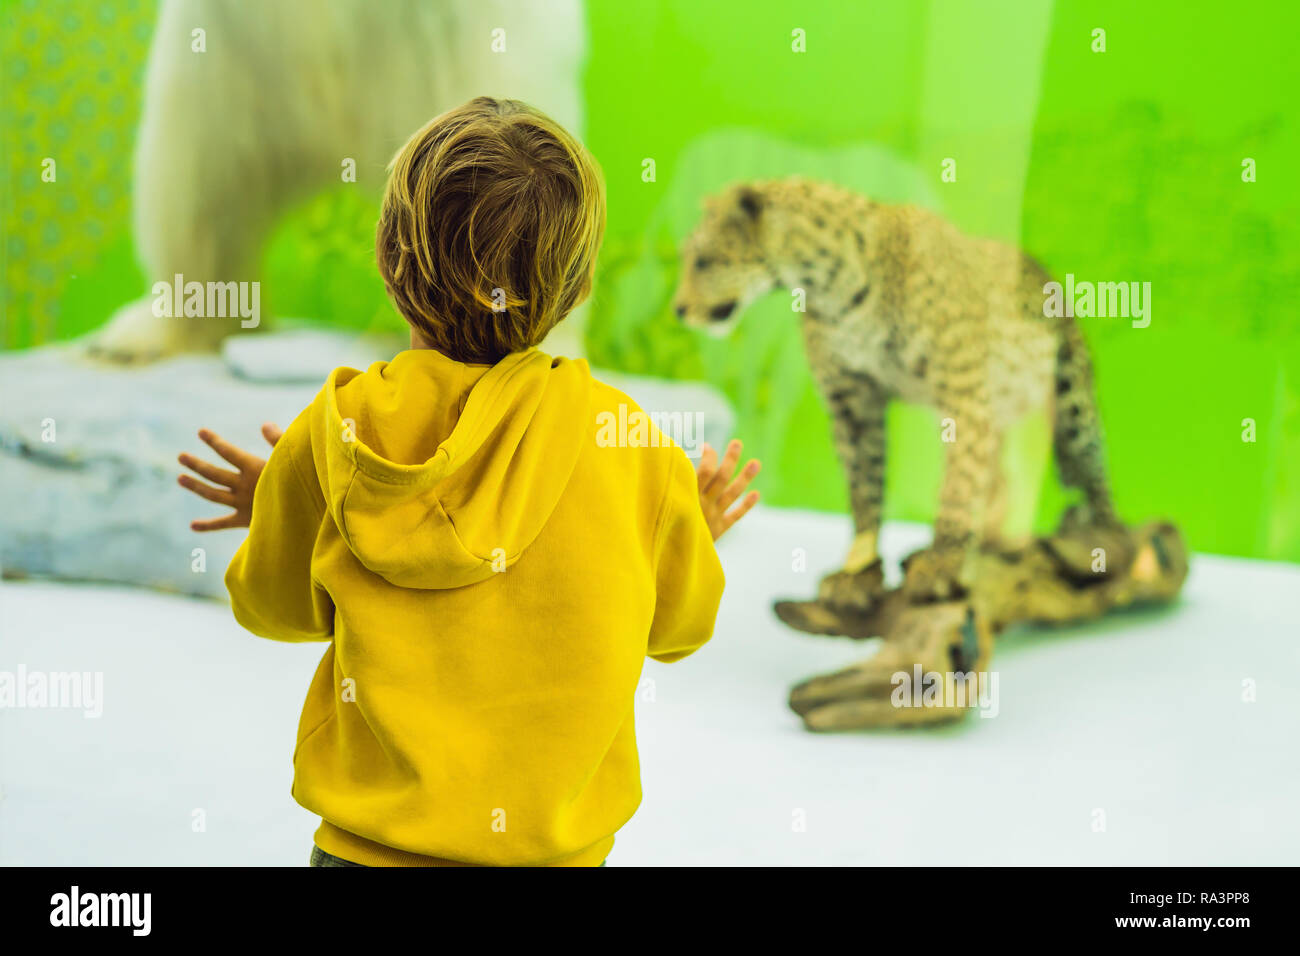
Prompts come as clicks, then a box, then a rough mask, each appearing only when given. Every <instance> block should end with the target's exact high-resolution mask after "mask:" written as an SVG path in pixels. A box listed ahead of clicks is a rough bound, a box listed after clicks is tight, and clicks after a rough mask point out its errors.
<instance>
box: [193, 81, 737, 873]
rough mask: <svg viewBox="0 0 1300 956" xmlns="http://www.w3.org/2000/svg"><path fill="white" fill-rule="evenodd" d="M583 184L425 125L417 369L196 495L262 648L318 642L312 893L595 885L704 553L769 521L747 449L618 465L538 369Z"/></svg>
mask: <svg viewBox="0 0 1300 956" xmlns="http://www.w3.org/2000/svg"><path fill="white" fill-rule="evenodd" d="M603 229H604V187H603V183H602V181H601V178H600V173H599V171H598V169H597V167H596V165H595V162H594V160H593V159H592V158H591V157H590V156H589V155H588V154H587V152H586V150H585V149H584V148H583V147H582V146H581V145H580V144H579V143H578V142H577V141H576V140H574V139H573V138H572V137H571V136H570V135H569V134H568V133H567V132H565V130H563V129H562V128H561V127H559V126H558V125H557V124H555V123H554V122H553V121H551V120H550V119H549V118H547V117H545V116H543V115H541V114H539V113H537V112H536V111H534V110H533V109H531V108H529V107H527V106H525V105H523V104H520V103H517V102H513V101H508V100H506V101H498V100H492V99H488V98H482V97H481V98H479V99H475V100H473V101H471V102H470V103H468V104H466V105H465V106H463V107H461V108H459V109H456V110H452V111H451V112H449V113H446V114H444V115H442V116H439V117H437V118H436V119H434V120H433V121H432V122H430V123H429V124H428V125H427V126H425V127H424V128H423V129H422V130H420V131H419V132H417V133H416V134H415V135H414V136H413V137H412V138H411V139H410V141H409V142H407V144H406V145H405V146H404V147H403V148H402V149H401V150H400V152H399V153H398V155H397V156H396V158H395V159H394V161H393V165H392V169H391V175H390V178H389V182H388V186H387V189H386V191H385V195H384V200H383V206H382V211H381V214H380V221H379V226H378V230H377V237H376V252H377V255H378V260H379V268H380V272H381V273H382V274H383V277H384V283H385V285H386V287H387V289H388V292H389V295H390V296H391V297H392V300H393V302H394V303H395V304H396V306H397V308H398V310H399V311H400V312H401V313H402V315H403V316H404V317H405V318H406V320H407V322H408V323H409V324H410V326H411V348H410V350H408V351H404V352H401V353H399V354H398V355H397V356H396V357H395V358H394V359H393V360H392V361H391V362H377V363H375V364H374V365H372V366H371V367H370V369H369V370H368V371H367V372H365V373H361V372H358V371H357V370H355V369H348V368H340V369H336V370H335V371H334V372H333V373H332V374H331V375H330V377H329V379H328V381H327V382H326V384H325V387H324V389H323V390H322V391H321V392H320V394H319V395H318V396H317V397H316V399H315V401H314V402H313V403H312V405H311V406H310V407H309V408H308V409H307V410H306V411H304V412H303V413H302V414H301V415H299V416H298V418H297V419H296V420H295V421H294V422H293V423H292V424H291V425H290V426H289V427H288V429H287V430H286V431H285V432H284V433H283V435H280V433H279V432H278V429H276V428H275V427H274V426H265V427H264V429H263V434H264V435H265V437H266V438H267V440H268V441H270V442H271V443H272V445H273V446H274V452H273V453H272V454H271V456H270V458H269V460H268V461H266V462H262V461H261V460H260V459H257V458H256V457H254V456H252V455H249V454H247V453H245V452H242V451H240V450H239V449H236V448H233V447H232V446H230V445H228V444H227V443H225V442H223V441H222V440H221V439H220V438H219V437H218V436H215V435H213V434H211V433H209V432H206V431H205V432H200V437H201V438H202V439H203V440H204V441H205V442H207V443H208V444H209V445H210V446H211V447H212V448H213V449H214V450H216V451H217V453H218V454H220V455H221V456H222V457H223V458H224V459H226V460H227V461H228V462H230V463H231V464H233V465H235V467H236V468H237V469H238V471H237V472H231V471H228V470H225V469H220V468H216V467H214V466H212V465H209V464H207V463H205V462H201V461H199V460H198V459H196V458H194V457H192V456H189V455H182V456H181V457H180V461H181V463H182V464H183V465H185V466H186V467H188V468H191V469H193V470H194V471H196V472H197V473H198V474H199V475H201V476H203V477H205V478H207V479H209V480H210V481H213V482H215V483H216V484H217V485H219V486H222V487H220V488H215V487H212V486H209V485H205V484H203V483H201V482H198V481H196V480H195V479H193V478H190V477H188V476H182V477H181V479H180V483H181V484H182V485H183V486H184V487H186V488H189V489H190V490H192V491H194V492H196V493H197V494H200V495H201V496H203V497H205V498H207V499H209V500H212V501H217V502H220V503H223V504H227V505H230V506H232V507H234V509H235V511H234V513H233V514H231V515H228V516H226V517H224V518H220V519H216V520H214V521H206V522H195V524H194V526H193V527H194V528H195V530H199V531H205V530H213V529H216V528H220V527H239V526H243V525H245V524H247V525H248V527H249V534H248V538H247V540H246V541H245V542H244V544H243V545H242V546H241V547H240V549H239V552H238V553H237V554H236V555H235V558H234V560H233V561H232V562H231V564H230V568H229V569H228V570H227V572H226V586H227V588H228V589H229V591H230V597H231V603H232V606H233V609H234V613H235V618H236V619H237V620H238V621H239V623H240V624H241V625H243V626H244V627H245V628H247V629H248V630H250V631H252V632H253V633H255V634H259V635H261V636H263V637H269V638H273V639H276V640H287V641H310V640H320V641H329V642H330V644H329V647H328V649H327V650H326V652H325V655H324V657H323V658H322V659H321V662H320V666H319V667H318V668H317V671H316V676H315V678H314V679H313V681H312V684H311V688H310V690H309V691H308V695H307V701H306V704H305V705H304V707H303V713H302V718H301V721H300V723H299V727H298V737H297V747H296V749H295V753H294V785H293V795H294V798H295V799H296V800H297V801H298V802H299V803H300V804H302V805H303V806H304V807H306V808H307V809H309V810H311V811H313V812H315V813H318V814H319V815H320V816H321V818H322V821H321V825H320V828H319V829H318V830H317V831H316V836H315V847H314V848H313V854H312V863H313V864H314V865H349V864H351V865H365V866H440V865H458V864H459V865H463V864H487V865H569V866H584V865H586V866H594V865H598V864H601V863H602V862H603V861H604V859H605V857H606V856H607V854H608V853H609V850H610V848H611V847H612V846H613V842H614V833H615V832H616V831H617V830H618V828H619V827H621V826H622V825H623V824H624V823H626V822H627V820H628V819H629V818H630V817H631V816H632V813H633V812H634V811H635V809H636V807H637V805H638V803H639V802H640V797H641V792H640V776H639V769H638V763H637V753H636V743H635V738H634V733H633V720H632V718H633V707H632V704H633V696H634V692H635V689H636V686H637V682H638V680H639V678H640V674H641V668H642V662H643V660H644V657H645V656H646V655H647V654H648V655H649V656H650V657H653V658H655V659H656V660H660V661H675V660H679V659H681V658H683V657H685V656H686V655H688V654H690V653H692V652H693V651H695V650H696V649H697V648H699V647H700V646H701V645H702V644H704V642H705V641H707V640H708V639H709V637H710V636H711V634H712V631H713V624H714V618H715V616H716V614H717V609H718V603H719V601H720V599H721V596H722V588H723V577H722V569H721V567H720V565H719V563H718V557H717V553H716V551H715V550H714V545H713V542H714V540H715V539H716V538H717V537H718V536H719V535H721V534H722V533H723V532H724V531H725V530H726V529H727V528H728V527H730V526H731V525H732V524H733V523H735V521H737V520H738V519H739V518H740V517H741V516H742V515H744V514H745V513H746V512H747V511H748V510H749V509H750V508H752V507H753V505H754V502H755V501H756V500H757V497H758V494H757V492H749V493H748V494H746V495H745V496H744V499H743V500H742V501H741V502H740V504H739V505H737V506H736V507H735V508H734V509H733V510H730V511H729V510H728V509H730V508H731V506H732V505H733V504H735V503H736V501H737V500H738V499H739V498H740V497H741V495H742V493H743V492H744V490H745V488H746V487H747V486H748V484H749V482H750V481H751V480H752V479H753V477H754V476H755V475H756V474H757V472H758V463H757V462H750V463H749V464H748V465H746V467H745V468H744V469H743V470H742V471H741V473H740V474H739V475H738V476H737V477H736V478H735V480H732V481H729V479H730V477H731V474H732V472H733V470H734V469H735V466H736V464H737V461H738V459H739V456H740V450H741V449H740V443H739V442H732V443H731V445H730V446H729V448H728V450H727V452H726V455H725V457H724V458H723V460H722V462H721V463H720V464H719V462H718V461H717V456H716V455H715V454H714V453H713V452H712V451H711V450H709V449H707V448H706V449H705V452H704V455H703V457H702V459H701V463H700V467H699V470H698V473H697V472H696V471H695V470H694V469H692V467H691V465H690V462H689V461H688V459H687V458H686V456H685V455H684V454H683V453H682V452H681V450H680V449H678V448H677V447H675V446H671V445H669V446H667V447H634V448H619V447H605V446H604V445H603V444H602V443H598V442H597V441H596V432H597V428H596V421H597V416H598V415H600V414H601V413H602V412H605V411H613V412H616V411H617V409H618V406H619V405H620V404H626V405H627V406H628V407H629V408H635V405H634V404H633V403H632V402H631V400H630V399H628V398H627V396H625V395H623V394H622V393H620V392H618V391H616V390H615V389H613V388H610V387H608V386H606V385H603V384H601V383H599V382H596V381H594V380H593V379H592V378H591V376H590V373H589V372H588V370H587V365H586V363H585V362H574V361H570V360H568V359H563V358H551V357H550V356H548V355H545V354H543V353H541V352H539V351H537V350H536V348H535V346H536V345H537V343H539V342H540V341H541V340H542V338H543V337H544V336H545V335H546V333H547V332H548V331H549V330H550V329H551V328H552V327H553V326H554V325H555V324H556V323H557V322H559V321H560V320H561V319H563V318H564V316H565V315H567V314H568V313H569V312H570V311H571V310H572V309H573V308H574V307H575V306H577V305H578V304H579V303H580V302H582V300H583V299H584V298H586V296H587V294H588V292H589V291H590V288H591V282H592V275H593V272H594V267H595V259H596V252H597V249H598V247H599V245H600V240H601V236H602V233H603Z"/></svg>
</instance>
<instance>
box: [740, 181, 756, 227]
mask: <svg viewBox="0 0 1300 956" xmlns="http://www.w3.org/2000/svg"><path fill="white" fill-rule="evenodd" d="M736 204H737V205H738V206H739V207H740V211H741V212H742V213H744V214H745V218H746V219H750V220H752V221H754V222H757V221H758V218H759V216H761V215H762V214H763V194H762V193H760V192H759V191H758V190H757V189H755V188H754V187H753V186H741V187H740V189H738V190H737V191H736Z"/></svg>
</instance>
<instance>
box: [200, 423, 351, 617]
mask: <svg viewBox="0 0 1300 956" xmlns="http://www.w3.org/2000/svg"><path fill="white" fill-rule="evenodd" d="M309 422H310V419H309V417H308V414H307V413H306V412H304V413H303V414H302V415H299V416H298V418H297V419H295V420H294V422H293V424H292V425H290V426H289V428H288V429H287V430H286V431H285V433H284V435H283V436H281V438H280V440H279V441H278V442H277V443H276V445H275V448H274V449H272V451H271V457H270V458H269V459H267V462H266V468H265V469H264V470H263V471H262V475H261V477H260V478H259V479H258V481H257V490H256V491H255V492H254V493H253V519H252V521H251V523H250V526H249V529H248V537H247V538H245V539H244V543H243V544H242V545H240V547H239V550H238V551H237V552H236V553H235V556H234V558H233V559H231V562H230V567H229V568H227V569H226V590H228V591H229V592H230V605H231V608H232V609H233V610H234V612H235V620H236V621H238V622H239V623H240V625H241V626H242V627H244V628H245V629H247V630H249V631H252V632H253V633H254V634H256V635H258V636H259V637H269V638H271V639H272V640H276V641H325V640H329V639H330V638H332V637H333V636H334V603H333V602H332V601H331V600H330V597H329V595H328V594H326V593H325V591H324V590H323V589H322V588H320V587H319V586H318V585H317V584H316V583H315V582H314V581H313V580H312V576H311V559H312V551H313V548H314V547H315V544H316V535H317V533H318V532H319V531H320V523H321V520H322V518H323V517H324V514H325V497H324V495H322V494H321V490H320V485H319V484H318V483H316V482H314V481H312V482H308V481H306V480H305V479H304V478H303V476H302V474H301V471H300V466H299V463H298V461H297V457H298V456H299V455H301V454H304V453H306V455H307V458H308V460H310V451H311V434H310V431H309Z"/></svg>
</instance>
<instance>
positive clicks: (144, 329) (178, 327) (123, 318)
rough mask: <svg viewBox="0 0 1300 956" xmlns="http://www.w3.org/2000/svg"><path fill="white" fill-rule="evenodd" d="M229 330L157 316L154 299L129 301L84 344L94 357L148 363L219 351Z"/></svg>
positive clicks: (120, 362) (213, 325)
mask: <svg viewBox="0 0 1300 956" xmlns="http://www.w3.org/2000/svg"><path fill="white" fill-rule="evenodd" d="M226 331H227V330H226V329H223V328H221V327H219V326H218V324H217V323H215V322H212V323H208V324H205V320H201V319H200V320H192V319H182V318H172V317H169V316H159V315H155V314H154V311H153V300H152V299H138V300H136V301H135V302H128V303H127V304H126V305H124V306H122V307H121V308H120V309H118V310H117V311H116V312H114V313H113V316H112V318H110V319H109V320H108V323H107V324H106V325H105V326H104V327H103V328H101V329H99V330H98V331H97V332H93V333H91V334H90V335H89V336H87V337H86V338H85V339H84V340H83V343H84V345H85V349H86V354H87V355H89V356H90V357H92V358H95V359H99V360H101V361H105V362H114V363H116V364H120V365H134V364H144V363H147V362H156V361H158V360H159V359H164V358H167V357H168V356H171V355H177V354H179V353H181V352H215V351H217V350H218V349H219V347H220V345H221V340H222V339H223V338H224V337H225V335H224V333H225V332H226Z"/></svg>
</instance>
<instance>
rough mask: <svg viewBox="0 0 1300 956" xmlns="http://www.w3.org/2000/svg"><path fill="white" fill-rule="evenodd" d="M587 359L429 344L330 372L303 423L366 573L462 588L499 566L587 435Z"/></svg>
mask: <svg viewBox="0 0 1300 956" xmlns="http://www.w3.org/2000/svg"><path fill="white" fill-rule="evenodd" d="M591 394H592V379H591V373H590V371H589V369H588V367H587V363H586V362H585V361H581V360H579V361H572V360H569V359H563V358H556V359H552V358H551V357H550V356H549V355H546V354H545V353H543V352H539V351H537V350H536V349H530V350H529V351H527V352H516V353H513V354H511V355H508V356H506V357H505V358H504V359H502V360H501V361H500V362H498V363H497V364H496V365H493V366H490V367H488V366H474V365H465V364H463V363H461V362H456V361H453V360H451V359H449V358H447V357H446V356H444V355H442V354H440V353H439V352H436V351H433V350H431V349H412V350H410V351H406V352H401V353H400V354H398V355H397V356H396V357H395V358H394V359H393V360H392V361H391V362H376V363H375V364H374V365H372V366H370V368H369V369H368V370H367V371H366V372H364V373H362V372H359V371H358V370H356V369H352V368H339V369H335V370H334V372H332V373H331V374H330V377H329V379H328V381H327V382H326V383H325V389H324V391H323V392H322V394H321V396H320V398H319V399H318V401H317V407H316V409H315V412H314V416H313V419H312V447H313V449H314V450H315V451H314V454H315V458H316V471H317V474H318V476H319V477H320V481H321V488H322V491H323V492H324V495H325V500H326V503H327V506H328V508H329V511H330V514H331V515H332V516H333V518H334V521H335V523H336V525H337V526H338V529H339V532H340V534H341V535H342V537H343V540H344V541H345V542H347V545H348V547H349V548H350V549H351V550H352V553H353V554H354V555H356V557H357V560H359V561H360V562H361V563H362V564H363V565H365V566H366V567H367V568H368V569H369V570H370V571H372V572H374V573H375V574H378V575H380V576H381V577H383V578H384V579H385V580H387V581H389V582H391V583H392V584H395V585H399V586H401V587H408V588H458V587H464V586H466V585H469V584H475V583H477V582H479V581H483V580H486V579H487V578H488V577H489V576H491V575H492V574H493V572H494V571H501V570H505V568H506V567H508V566H510V565H511V564H513V562H514V561H515V559H516V558H518V557H519V555H520V554H522V553H523V551H524V549H525V548H527V547H528V546H529V545H530V544H532V543H533V540H534V539H535V538H536V537H537V535H538V534H539V533H540V532H541V530H542V528H543V527H545V525H546V522H547V520H548V519H549V518H550V516H551V513H552V512H553V511H554V510H555V506H556V503H557V502H558V501H559V499H560V496H561V495H562V494H563V492H564V490H565V488H566V487H567V486H568V483H569V479H570V476H571V475H572V474H573V469H574V465H575V464H576V462H577V460H578V455H579V454H580V453H581V450H582V447H583V438H584V436H586V437H587V438H590V437H591V436H592V435H593V434H594V431H593V429H594V425H593V424H592V419H591V417H590V415H589V414H588V413H589V409H590V402H591Z"/></svg>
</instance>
